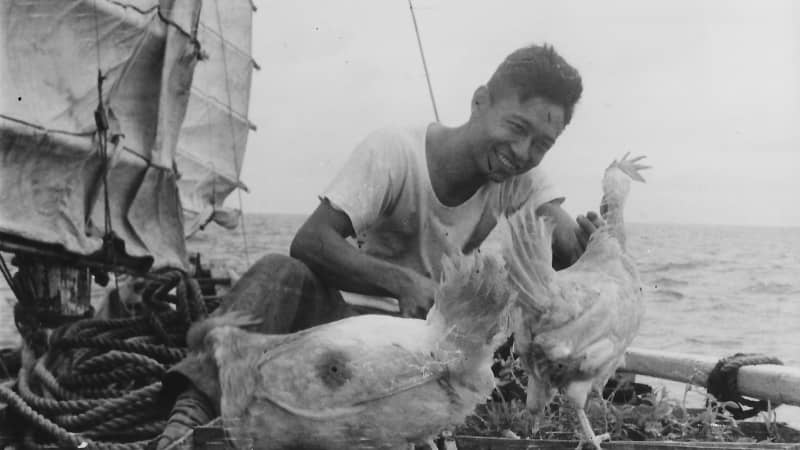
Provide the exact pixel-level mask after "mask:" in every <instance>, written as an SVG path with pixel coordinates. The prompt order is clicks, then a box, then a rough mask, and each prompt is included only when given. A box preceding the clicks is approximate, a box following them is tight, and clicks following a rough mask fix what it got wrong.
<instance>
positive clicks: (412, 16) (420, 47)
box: [408, 0, 439, 122]
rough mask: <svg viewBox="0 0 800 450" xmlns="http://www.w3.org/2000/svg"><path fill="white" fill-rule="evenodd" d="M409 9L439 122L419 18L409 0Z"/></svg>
mask: <svg viewBox="0 0 800 450" xmlns="http://www.w3.org/2000/svg"><path fill="white" fill-rule="evenodd" d="M408 9H409V10H410V11H411V20H412V21H413V22H414V33H415V34H416V35H417V46H418V47H419V55H420V57H421V58H422V68H423V69H424V70H425V81H427V83H428V95H429V96H430V98H431V105H433V116H434V117H435V118H436V121H437V122H439V110H438V109H437V108H436V99H435V98H434V96H433V86H432V85H431V76H430V73H429V72H428V63H427V62H425V51H424V50H423V49H422V38H420V36H419V26H418V25H417V16H416V14H414V5H413V4H412V3H411V0H408Z"/></svg>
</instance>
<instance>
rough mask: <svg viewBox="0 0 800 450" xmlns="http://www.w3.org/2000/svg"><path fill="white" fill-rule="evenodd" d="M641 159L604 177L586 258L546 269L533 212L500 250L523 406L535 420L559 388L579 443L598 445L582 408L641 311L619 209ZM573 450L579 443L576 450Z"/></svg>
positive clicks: (543, 241)
mask: <svg viewBox="0 0 800 450" xmlns="http://www.w3.org/2000/svg"><path fill="white" fill-rule="evenodd" d="M642 158H643V156H642V157H637V158H632V159H628V155H627V154H626V155H625V156H624V157H623V158H622V159H621V160H620V161H616V160H615V161H614V162H613V163H612V164H611V165H610V166H609V167H608V169H606V171H605V175H604V177H603V198H602V202H601V205H600V213H601V215H602V216H603V218H604V219H605V221H606V225H604V226H603V227H601V228H600V229H598V230H597V231H596V232H595V233H593V234H592V237H591V239H590V240H589V243H588V245H587V248H586V251H585V253H584V254H583V255H582V256H581V258H580V259H579V260H578V261H577V262H576V263H575V264H574V265H572V266H570V267H569V268H567V269H565V270H562V271H559V272H556V271H554V270H553V269H552V267H551V260H552V250H551V235H552V231H553V224H552V223H551V222H549V221H547V220H545V219H544V218H537V217H536V215H535V213H534V212H533V210H532V209H527V208H526V209H524V210H521V211H519V212H518V213H517V214H516V215H515V216H513V217H511V218H510V220H509V226H510V231H511V240H510V242H511V244H510V245H507V246H506V248H505V251H504V255H505V258H506V262H507V266H508V270H509V278H510V280H511V284H512V285H513V286H514V287H515V290H516V291H518V295H519V296H520V298H519V301H518V302H517V304H518V305H519V306H518V308H519V311H518V314H515V315H514V317H516V318H517V319H516V320H515V323H514V325H513V330H514V345H515V348H516V351H517V353H518V354H519V355H520V360H521V362H522V365H523V367H524V368H525V369H526V371H527V372H528V387H527V407H528V409H529V410H530V411H531V412H532V413H533V414H534V416H535V417H537V418H538V417H541V414H542V412H543V411H544V408H545V406H547V404H548V403H550V401H551V400H552V399H553V397H554V395H555V393H556V392H557V391H558V390H560V391H561V392H562V394H564V395H565V397H566V398H567V399H568V401H569V402H570V403H571V404H572V405H573V406H574V407H575V409H576V411H577V415H578V419H579V422H580V427H581V430H582V439H581V445H582V444H583V443H584V442H587V441H588V442H589V443H591V444H592V445H593V446H594V447H596V448H600V445H599V444H600V442H601V441H602V440H603V439H607V438H608V436H607V435H602V436H600V437H598V436H596V435H595V433H594V431H593V430H592V427H591V424H590V423H589V419H588V417H587V416H586V412H585V411H584V407H585V404H586V401H587V397H588V395H589V393H590V391H591V390H592V388H593V387H594V388H601V387H602V386H603V385H604V384H605V383H606V381H607V380H608V378H609V377H610V376H611V375H612V374H613V373H614V371H615V370H616V368H617V367H618V366H619V364H620V363H622V360H623V357H624V353H625V349H626V348H627V347H628V345H630V343H631V341H632V340H633V338H634V336H635V335H636V333H637V332H638V329H639V324H640V321H641V318H642V314H643V304H642V287H641V282H640V279H639V272H638V270H637V268H636V264H635V263H634V261H633V259H632V258H631V256H630V255H629V254H628V252H627V249H626V244H625V230H624V224H623V206H624V203H625V200H626V198H627V196H628V192H629V190H630V180H631V179H633V180H637V181H642V182H644V179H643V178H642V177H641V175H639V171H640V170H643V169H646V168H648V167H647V166H643V165H640V164H638V162H639V161H640V160H641V159H642ZM579 447H580V445H579Z"/></svg>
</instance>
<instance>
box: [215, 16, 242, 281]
mask: <svg viewBox="0 0 800 450" xmlns="http://www.w3.org/2000/svg"><path fill="white" fill-rule="evenodd" d="M219 2H220V0H215V1H214V8H215V9H216V12H217V27H218V28H219V36H220V38H222V42H221V45H220V48H221V49H222V51H221V53H222V65H223V67H224V68H225V93H226V95H227V96H228V107H229V108H231V109H233V105H232V102H231V83H230V79H229V76H228V73H229V72H228V57H227V51H226V49H225V42H226V40H225V36H224V34H223V31H222V18H221V16H220V14H219ZM228 123H229V124H230V127H231V150H232V151H233V165H234V168H235V169H236V182H237V183H238V184H242V182H241V178H240V176H241V175H240V174H241V172H242V169H241V167H240V164H239V157H238V155H237V154H236V138H235V135H234V133H235V132H236V128H235V125H234V123H233V116H232V115H231V114H228ZM236 194H237V197H238V199H239V225H240V226H241V227H242V241H243V243H244V259H245V262H246V263H247V265H248V266H249V265H250V251H249V250H248V247H249V245H248V244H247V228H246V227H245V223H244V206H243V202H242V190H241V189H240V188H239V187H238V186H237V187H236Z"/></svg>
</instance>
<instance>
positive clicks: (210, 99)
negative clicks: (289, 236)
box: [176, 0, 256, 236]
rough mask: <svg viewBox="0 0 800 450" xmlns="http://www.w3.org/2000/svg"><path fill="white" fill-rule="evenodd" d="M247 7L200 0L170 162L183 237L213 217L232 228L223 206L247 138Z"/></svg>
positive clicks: (233, 215)
mask: <svg viewBox="0 0 800 450" xmlns="http://www.w3.org/2000/svg"><path fill="white" fill-rule="evenodd" d="M252 14H253V6H252V4H251V3H250V1H249V0H213V1H208V0H206V1H204V3H203V9H202V11H201V13H200V25H199V27H198V33H197V39H198V40H199V41H200V46H201V48H202V52H203V53H202V57H203V59H202V61H201V62H200V63H198V64H197V67H196V69H195V74H194V83H193V84H192V90H191V94H190V96H189V108H188V111H187V113H186V118H185V120H184V123H183V128H182V129H181V134H180V139H179V140H178V149H177V155H176V161H177V165H178V172H179V173H180V179H179V181H178V185H179V187H180V194H181V202H182V204H183V208H184V213H185V216H184V217H185V219H186V221H185V232H186V235H187V236H189V235H191V234H193V233H194V232H196V231H197V230H198V229H200V228H202V227H203V226H204V225H205V224H206V223H208V222H211V221H214V222H215V223H217V224H218V225H221V226H223V227H225V228H234V227H236V225H237V224H238V222H239V219H240V211H238V210H233V209H228V208H225V207H223V203H224V201H225V199H226V198H227V197H228V196H229V195H230V194H231V193H232V192H233V191H234V190H235V189H237V188H239V189H243V190H245V191H246V190H247V188H246V187H245V186H244V184H243V183H241V181H240V179H239V175H240V173H241V169H242V160H243V158H244V154H245V148H246V145H247V136H248V133H249V131H250V130H251V129H255V127H254V126H253V125H252V124H251V123H250V122H249V120H248V118H247V114H248V106H249V102H250V80H251V74H252V71H253V68H254V67H256V66H255V63H254V62H253V59H252V56H251V53H250V52H251V29H252Z"/></svg>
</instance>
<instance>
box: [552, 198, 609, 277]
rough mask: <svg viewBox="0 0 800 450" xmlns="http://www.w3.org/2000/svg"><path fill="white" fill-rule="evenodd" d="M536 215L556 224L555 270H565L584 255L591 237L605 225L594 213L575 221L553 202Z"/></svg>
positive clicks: (581, 216) (554, 235)
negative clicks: (551, 220)
mask: <svg viewBox="0 0 800 450" xmlns="http://www.w3.org/2000/svg"><path fill="white" fill-rule="evenodd" d="M536 213H537V214H538V215H543V216H548V217H550V218H552V219H553V221H554V222H555V229H554V230H553V268H554V269H556V270H561V269H565V268H567V267H569V266H571V265H572V264H574V263H575V261H577V260H578V258H580V257H581V255H583V252H584V250H586V245H587V244H588V243H589V237H590V236H591V235H592V233H594V232H595V231H596V230H597V229H598V228H600V227H601V226H603V225H604V224H605V221H603V218H602V217H600V215H599V214H597V213H596V212H594V211H590V212H588V213H587V214H586V215H585V216H584V215H580V216H578V218H577V219H575V220H573V219H572V217H570V216H569V214H567V212H566V211H564V210H563V209H562V208H561V206H560V204H559V203H555V202H551V203H545V204H544V205H542V206H540V207H539V208H538V209H537V210H536Z"/></svg>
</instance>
